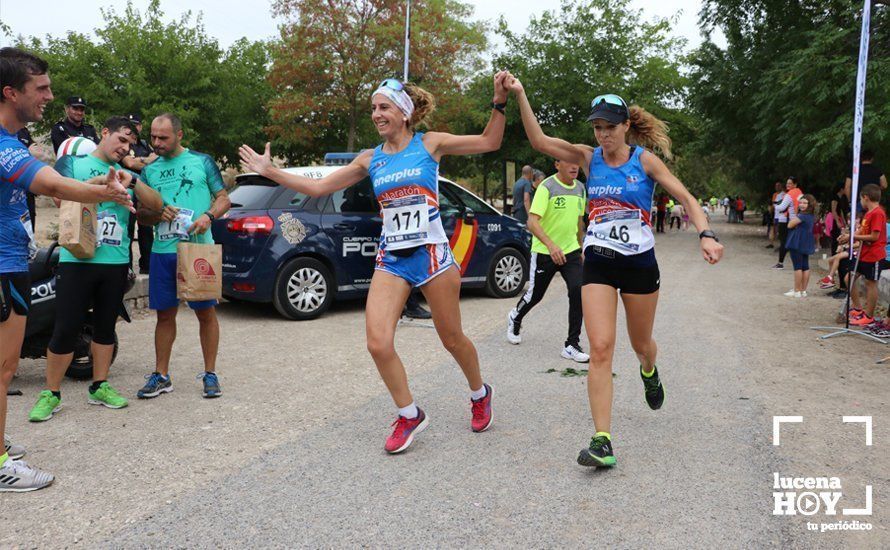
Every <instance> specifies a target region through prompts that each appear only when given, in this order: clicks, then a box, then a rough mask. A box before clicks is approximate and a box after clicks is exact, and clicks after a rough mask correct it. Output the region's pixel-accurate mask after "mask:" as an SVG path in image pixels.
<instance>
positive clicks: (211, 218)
mask: <svg viewBox="0 0 890 550" xmlns="http://www.w3.org/2000/svg"><path fill="white" fill-rule="evenodd" d="M204 215H205V216H207V217H208V218H210V221H211V222H213V220H215V219H216V216H214V215H213V214H211V213H210V210H208V211H207V212H204Z"/></svg>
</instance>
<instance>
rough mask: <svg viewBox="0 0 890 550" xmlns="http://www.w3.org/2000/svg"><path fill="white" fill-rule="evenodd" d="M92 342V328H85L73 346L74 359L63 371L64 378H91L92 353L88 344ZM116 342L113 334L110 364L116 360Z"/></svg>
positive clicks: (115, 336) (115, 335)
mask: <svg viewBox="0 0 890 550" xmlns="http://www.w3.org/2000/svg"><path fill="white" fill-rule="evenodd" d="M92 342H93V331H92V327H90V326H85V327H84V330H83V332H81V334H80V339H79V341H78V342H77V343H76V344H75V346H74V358H73V359H72V360H71V365H69V366H68V370H67V371H65V376H67V377H68V378H71V379H72V380H90V379H91V378H92V377H93V353H92V349H91V347H90V344H91V343H92ZM117 350H118V340H117V333H115V334H114V350H113V351H112V353H111V363H112V364H114V360H115V359H116V358H117Z"/></svg>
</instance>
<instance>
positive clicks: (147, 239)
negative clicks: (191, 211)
mask: <svg viewBox="0 0 890 550" xmlns="http://www.w3.org/2000/svg"><path fill="white" fill-rule="evenodd" d="M127 119H128V120H130V121H131V122H133V124H135V125H136V130H137V132H138V134H137V136H136V142H135V143H134V144H133V146H132V147H130V154H129V155H127V156H126V157H124V158H123V160H121V164H122V165H123V166H124V168H127V169H129V170H130V171H132V172H134V173H136V174H141V173H142V169H143V168H145V167H146V166H148V165H149V164H151V163H152V162H154V161H155V160H157V158H158V156H157V155H156V154H155V152H154V151H152V149H151V146H149V144H148V142H146V141H145V140H144V139H142V115H139V114H136V113H133V114H129V115H127ZM137 227H138V233H137V232H136V231H137ZM127 232H128V233H129V235H130V238H131V239H132V238H133V237H134V235H135V236H137V239H138V244H139V272H140V273H142V274H143V275H148V273H149V271H150V267H151V266H150V264H151V247H152V243H154V227H152V226H150V225H143V224H141V223H137V220H136V216H130V225H129V227H128V228H127ZM130 265H131V266H132V265H133V248H132V245H131V247H130Z"/></svg>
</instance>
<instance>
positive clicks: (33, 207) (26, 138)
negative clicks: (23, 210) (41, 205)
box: [16, 126, 40, 232]
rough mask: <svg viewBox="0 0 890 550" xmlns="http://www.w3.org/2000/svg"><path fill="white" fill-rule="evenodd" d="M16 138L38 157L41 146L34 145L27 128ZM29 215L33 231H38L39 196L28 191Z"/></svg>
mask: <svg viewBox="0 0 890 550" xmlns="http://www.w3.org/2000/svg"><path fill="white" fill-rule="evenodd" d="M16 137H17V138H18V139H19V141H21V142H22V145H24V146H25V147H27V148H28V152H29V153H31V156H33V157H36V156H37V148H39V147H40V146H39V145H37V144H36V143H34V138H32V137H31V132H30V131H29V130H28V127H27V126H25V127H24V128H22V129H21V130H19V131H18V133H17V134H16ZM28 213H29V214H30V215H31V231H32V232H34V231H37V195H35V194H34V193H32V192H30V191H28Z"/></svg>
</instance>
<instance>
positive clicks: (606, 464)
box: [578, 435, 615, 468]
mask: <svg viewBox="0 0 890 550" xmlns="http://www.w3.org/2000/svg"><path fill="white" fill-rule="evenodd" d="M578 464H580V465H581V466H591V467H594V468H611V467H612V466H614V465H615V455H613V454H612V442H611V441H609V438H607V437H606V436H604V435H598V436H594V437H593V438H592V439H591V440H590V447H589V448H587V449H581V454H579V455H578Z"/></svg>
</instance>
